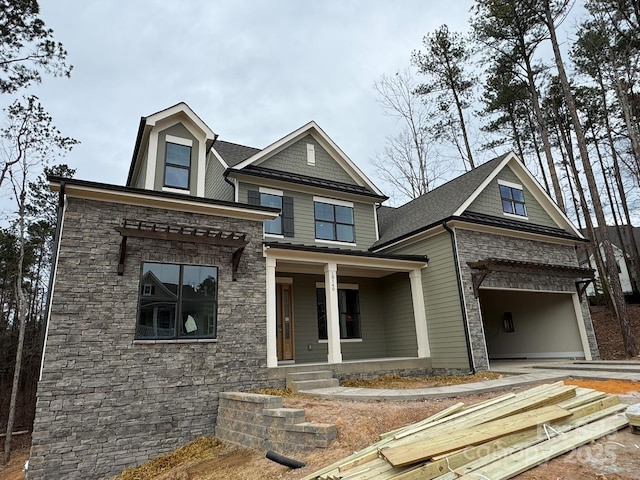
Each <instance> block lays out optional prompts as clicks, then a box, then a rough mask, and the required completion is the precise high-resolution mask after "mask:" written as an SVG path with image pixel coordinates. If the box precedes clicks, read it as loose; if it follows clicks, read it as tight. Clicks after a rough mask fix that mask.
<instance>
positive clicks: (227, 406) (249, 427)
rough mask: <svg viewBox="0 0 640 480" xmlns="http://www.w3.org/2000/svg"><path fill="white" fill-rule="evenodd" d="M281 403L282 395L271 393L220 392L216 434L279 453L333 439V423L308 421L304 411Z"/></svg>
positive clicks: (317, 444)
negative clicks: (284, 406)
mask: <svg viewBox="0 0 640 480" xmlns="http://www.w3.org/2000/svg"><path fill="white" fill-rule="evenodd" d="M282 405H283V402H282V397H277V396H274V395H260V394H256V393H242V392H223V393H221V394H220V407H219V408H218V422H217V425H216V436H217V437H218V438H220V439H222V440H225V441H227V442H231V443H235V444H238V445H242V446H244V447H249V448H260V449H263V450H275V451H278V452H281V453H286V452H290V451H292V450H308V449H313V448H326V447H328V446H329V444H330V443H331V442H332V441H333V440H334V439H335V438H336V435H337V434H338V428H337V427H336V426H335V425H329V424H324V423H311V422H307V421H306V420H305V413H304V410H299V409H297V408H283V406H282Z"/></svg>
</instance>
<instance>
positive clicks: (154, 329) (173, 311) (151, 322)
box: [136, 262, 218, 340]
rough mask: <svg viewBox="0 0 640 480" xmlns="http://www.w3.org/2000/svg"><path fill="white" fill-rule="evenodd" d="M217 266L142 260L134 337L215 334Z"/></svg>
mask: <svg viewBox="0 0 640 480" xmlns="http://www.w3.org/2000/svg"><path fill="white" fill-rule="evenodd" d="M217 315H218V268H217V267H210V266H201V265H177V264H168V263H151V262H145V263H143V264H142V278H141V280H140V297H139V303H138V320H137V325H136V339H140V340H155V339H178V338H183V339H189V338H216V330H217Z"/></svg>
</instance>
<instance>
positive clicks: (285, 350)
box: [276, 283, 293, 360]
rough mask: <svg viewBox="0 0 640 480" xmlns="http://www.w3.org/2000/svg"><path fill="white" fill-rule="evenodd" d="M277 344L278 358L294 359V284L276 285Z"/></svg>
mask: <svg viewBox="0 0 640 480" xmlns="http://www.w3.org/2000/svg"><path fill="white" fill-rule="evenodd" d="M276 287H277V288H276V292H277V294H276V295H277V296H276V344H277V346H278V360H293V295H292V291H291V290H292V285H291V284H285V283H279V284H277V285H276Z"/></svg>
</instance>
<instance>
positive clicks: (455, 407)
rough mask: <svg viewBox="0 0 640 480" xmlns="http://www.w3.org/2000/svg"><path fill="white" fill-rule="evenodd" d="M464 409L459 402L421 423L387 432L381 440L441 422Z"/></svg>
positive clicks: (462, 404) (382, 435) (381, 436)
mask: <svg viewBox="0 0 640 480" xmlns="http://www.w3.org/2000/svg"><path fill="white" fill-rule="evenodd" d="M463 408H464V403H462V402H459V403H456V404H455V405H452V406H450V407H449V408H445V409H444V410H441V411H440V412H438V413H436V414H435V415H432V416H430V417H429V418H426V419H424V420H421V421H419V422H416V423H412V424H411V425H406V426H404V427H401V428H397V429H395V430H391V431H390V432H386V433H383V434H381V435H380V439H381V440H384V439H385V438H388V437H395V436H396V434H399V433H401V432H404V431H406V430H414V429H416V428H418V427H422V426H424V425H428V424H429V423H432V422H434V421H436V420H440V419H442V418H445V417H448V416H449V415H451V414H453V413H457V412H459V411H460V410H462V409H463Z"/></svg>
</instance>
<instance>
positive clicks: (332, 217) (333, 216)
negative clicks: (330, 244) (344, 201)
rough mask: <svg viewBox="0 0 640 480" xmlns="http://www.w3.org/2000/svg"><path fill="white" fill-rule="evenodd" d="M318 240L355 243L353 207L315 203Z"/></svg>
mask: <svg viewBox="0 0 640 480" xmlns="http://www.w3.org/2000/svg"><path fill="white" fill-rule="evenodd" d="M313 211H314V220H315V231H316V239H317V240H333V241H336V242H347V243H355V241H356V235H355V222H354V216H353V206H346V205H338V204H332V203H325V202H321V201H314V202H313Z"/></svg>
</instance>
